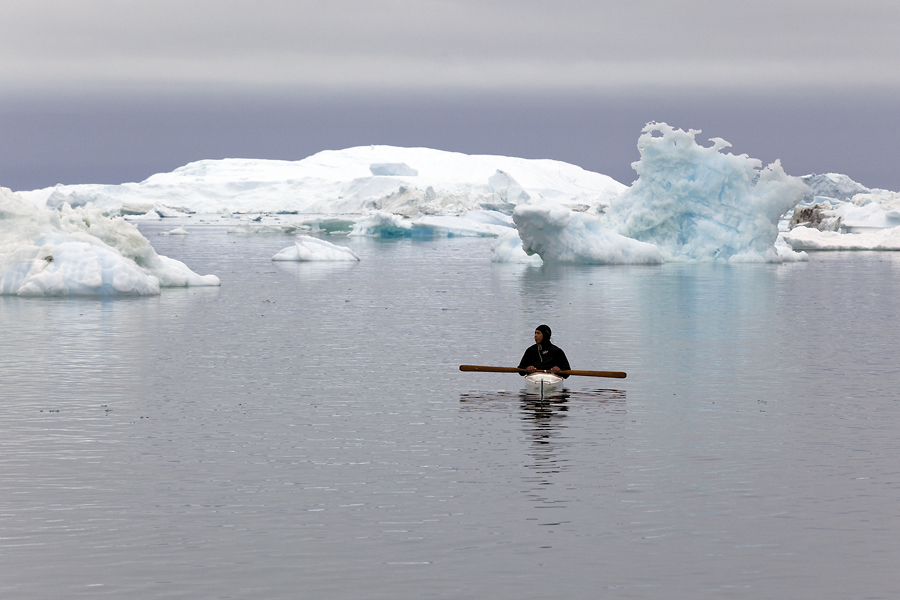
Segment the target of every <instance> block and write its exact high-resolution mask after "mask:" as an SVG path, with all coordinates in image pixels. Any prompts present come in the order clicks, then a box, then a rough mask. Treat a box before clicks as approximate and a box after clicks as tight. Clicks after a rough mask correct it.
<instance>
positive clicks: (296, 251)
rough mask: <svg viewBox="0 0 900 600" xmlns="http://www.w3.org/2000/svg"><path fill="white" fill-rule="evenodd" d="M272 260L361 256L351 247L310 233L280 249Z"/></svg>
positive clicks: (355, 258) (357, 257)
mask: <svg viewBox="0 0 900 600" xmlns="http://www.w3.org/2000/svg"><path fill="white" fill-rule="evenodd" d="M272 260H282V261H303V262H305V261H331V260H359V256H357V255H356V252H354V251H353V250H351V249H350V248H345V247H343V246H338V245H336V244H332V243H331V242H326V241H325V240H320V239H318V238H314V237H311V236H308V235H301V236H299V237H298V238H297V241H296V242H294V245H292V246H288V247H287V248H284V249H282V250H280V251H279V252H278V254H276V255H275V256H273V257H272Z"/></svg>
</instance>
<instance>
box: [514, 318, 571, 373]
mask: <svg viewBox="0 0 900 600" xmlns="http://www.w3.org/2000/svg"><path fill="white" fill-rule="evenodd" d="M550 333H551V332H550V328H549V327H548V326H546V325H538V326H537V328H536V329H535V330H534V346H531V347H529V348H528V350H526V351H525V355H524V356H522V360H521V362H519V368H520V369H525V370H526V371H528V373H534V372H535V371H550V372H551V373H553V374H554V375H556V374H558V373H559V372H560V371H568V370H569V368H570V367H569V359H567V358H566V353H565V352H563V350H562V348H560V347H559V346H554V345H553V344H552V343H551V342H550ZM528 373H519V374H520V375H522V376H525V375H526V374H528ZM560 377H564V378H565V377H568V375H560Z"/></svg>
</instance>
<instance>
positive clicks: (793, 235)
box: [782, 227, 900, 250]
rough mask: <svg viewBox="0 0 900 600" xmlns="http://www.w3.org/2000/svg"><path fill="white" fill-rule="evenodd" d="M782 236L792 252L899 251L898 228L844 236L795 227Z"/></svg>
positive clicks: (899, 235)
mask: <svg viewBox="0 0 900 600" xmlns="http://www.w3.org/2000/svg"><path fill="white" fill-rule="evenodd" d="M782 235H783V236H784V240H785V241H786V242H787V243H788V244H790V246H791V248H793V249H794V250H900V227H892V228H890V229H880V230H876V231H867V232H864V233H844V234H841V233H838V232H836V231H819V230H818V229H812V228H809V227H795V228H794V229H792V230H790V231H788V232H784V233H782Z"/></svg>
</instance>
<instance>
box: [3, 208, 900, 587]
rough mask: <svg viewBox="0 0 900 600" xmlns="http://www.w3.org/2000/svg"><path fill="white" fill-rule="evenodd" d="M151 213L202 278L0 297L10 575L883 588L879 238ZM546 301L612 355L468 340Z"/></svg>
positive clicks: (886, 284) (898, 488) (893, 568)
mask: <svg viewBox="0 0 900 600" xmlns="http://www.w3.org/2000/svg"><path fill="white" fill-rule="evenodd" d="M171 227H173V225H172V224H171V223H168V222H167V223H164V224H152V223H151V224H144V225H141V228H142V230H143V231H144V233H145V235H147V236H148V237H149V238H150V239H151V241H152V242H153V244H154V246H155V247H156V248H157V250H158V251H159V252H160V253H161V254H165V255H168V256H171V257H173V258H177V259H179V260H183V261H185V262H186V263H187V264H188V265H189V266H190V267H192V268H193V269H194V270H196V271H198V272H200V273H203V274H205V273H215V274H217V275H218V276H219V277H220V278H221V280H222V287H221V288H192V289H174V290H165V291H164V292H163V294H162V295H161V296H159V297H155V298H133V299H119V300H103V301H99V300H89V299H77V298H69V299H21V298H15V297H0V324H2V329H0V331H2V334H0V431H2V438H0V486H2V488H0V490H2V491H0V597H3V598H22V599H38V598H41V599H46V598H79V597H91V598H93V597H112V598H129V599H143V598H148V599H149V598H154V599H155V598H191V599H196V598H241V599H243V598H273V599H280V598H420V597H422V598H487V597H490V598H501V599H503V598H510V599H513V598H515V599H519V598H641V599H643V598H654V599H655V598H666V599H668V598H673V599H695V598H754V599H755V598H788V597H789V598H810V599H813V598H815V599H831V598H834V599H845V598H896V597H898V596H900V577H898V576H897V575H896V573H897V570H898V566H900V502H898V501H900V457H898V454H900V442H898V432H900V406H898V392H897V390H898V389H900V368H898V360H897V357H896V351H895V349H896V343H897V340H898V333H900V330H898V329H900V326H898V322H897V315H898V310H897V309H898V304H900V300H898V299H900V257H898V256H897V255H895V254H888V253H881V254H878V253H835V254H814V255H812V257H811V260H810V262H809V263H804V264H793V265H780V266H778V265H732V266H723V265H675V264H669V265H663V266H659V267H559V268H534V267H526V266H520V265H498V264H491V263H490V262H489V256H490V253H489V247H490V244H491V240H482V239H459V238H451V239H436V240H396V241H380V240H372V239H354V238H351V239H347V238H337V239H330V241H333V242H336V243H341V244H346V245H349V246H351V247H352V248H353V249H354V250H355V251H356V252H357V253H358V254H359V255H360V256H361V257H362V260H361V261H360V262H359V263H354V264H299V263H272V262H271V261H270V260H269V259H270V257H271V256H272V255H273V254H275V252H277V251H278V250H280V249H281V248H283V247H285V246H287V245H289V244H290V243H291V238H290V237H289V236H237V235H233V234H226V233H225V227H224V226H223V225H209V224H206V225H203V226H200V225H199V224H197V223H196V222H192V221H189V222H188V224H187V228H188V229H189V230H190V231H191V235H189V236H187V237H176V236H157V235H156V234H157V233H158V232H159V231H162V230H166V229H171ZM540 323H548V324H549V325H550V326H551V327H552V328H553V332H554V333H553V340H554V341H555V342H556V343H557V344H559V345H560V346H561V347H563V348H564V349H565V350H566V353H567V354H568V356H569V359H570V362H571V363H572V365H573V368H576V369H591V370H621V371H626V372H628V378H627V379H625V380H617V379H592V378H584V377H582V378H576V377H571V378H570V379H569V380H568V382H567V391H565V392H564V393H562V394H560V395H559V396H558V397H555V398H552V399H550V400H549V401H541V400H540V399H537V398H534V397H531V396H527V395H525V394H524V393H523V391H522V386H521V381H520V379H519V378H518V376H516V375H506V374H489V373H461V372H459V371H458V366H459V365H460V364H464V363H468V364H486V365H503V366H507V365H510V366H514V365H515V364H516V363H517V362H518V360H519V358H520V356H521V354H522V352H523V351H524V349H525V347H526V346H527V345H529V344H530V343H532V340H531V334H532V331H533V329H534V327H535V326H536V325H538V324H540Z"/></svg>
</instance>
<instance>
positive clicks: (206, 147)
mask: <svg viewBox="0 0 900 600" xmlns="http://www.w3.org/2000/svg"><path fill="white" fill-rule="evenodd" d="M898 31H900V2H897V0H890V1H889V0H856V1H854V2H848V1H846V0H840V1H835V0H817V1H806V0H780V1H775V0H753V1H752V2H751V1H729V0H715V1H707V0H682V1H679V2H676V1H673V0H665V1H663V0H629V1H626V2H591V1H583V0H553V1H546V2H545V1H529V0H524V1H511V0H479V1H477V2H476V1H469V0H415V1H413V0H377V1H364V0H349V1H338V0H328V1H324V0H323V1H288V0H252V1H243V0H80V1H78V0H29V1H28V2H25V1H17V0H10V1H6V2H2V4H0V136H2V138H3V139H4V144H3V146H2V147H0V185H7V186H12V187H17V186H19V187H20V189H22V188H23V187H27V186H32V185H33V186H37V185H50V184H51V183H50V182H56V181H66V182H87V181H92V179H91V178H95V179H93V180H94V181H98V182H99V179H103V180H104V181H106V182H116V181H117V180H118V179H119V178H126V177H127V178H132V179H134V178H137V179H140V178H143V177H146V176H149V175H150V174H152V173H153V172H155V170H161V169H166V170H168V169H171V168H174V167H176V166H178V165H179V164H183V162H182V163H177V164H173V163H174V162H176V161H187V160H196V159H200V158H220V157H223V156H228V155H231V156H235V155H244V156H250V155H251V154H252V155H255V156H257V157H268V158H302V157H303V156H305V155H307V154H308V153H312V152H315V151H317V150H321V149H326V148H332V149H333V148H338V147H344V145H346V144H354V143H397V144H405V145H430V146H432V147H438V148H442V149H452V150H459V151H464V152H478V151H484V152H501V151H502V152H505V153H509V154H517V155H520V156H529V157H538V156H539V157H546V158H560V159H563V160H570V161H572V162H576V163H577V164H581V165H582V166H585V167H586V168H606V167H604V165H605V162H604V161H601V160H598V159H597V157H598V156H600V155H603V154H604V153H605V154H610V155H612V154H615V152H617V151H618V150H617V148H618V147H619V145H621V144H624V146H623V147H622V150H621V155H622V159H621V160H620V161H619V162H620V163H621V164H620V165H619V166H617V167H615V169H619V170H624V169H628V168H629V167H628V164H629V163H630V161H631V160H633V159H634V156H633V154H634V144H635V142H636V140H637V136H638V134H639V130H640V127H641V125H642V124H643V123H644V122H646V121H650V120H665V119H667V118H674V117H678V118H683V120H684V121H691V122H678V123H672V124H673V125H676V126H679V127H684V128H687V127H694V128H705V132H704V133H705V134H708V136H709V137H712V136H721V137H725V138H726V139H728V140H729V141H731V142H732V143H734V144H735V147H736V148H740V147H741V146H742V144H741V142H742V138H743V139H747V140H749V139H753V140H756V142H754V143H755V144H756V146H754V145H753V143H750V144H744V146H749V147H748V148H746V150H744V151H749V152H751V154H752V153H753V152H754V151H756V152H758V153H759V154H761V155H766V156H760V158H764V159H766V160H768V159H769V158H770V157H769V156H768V155H771V158H774V157H784V156H790V152H792V151H793V150H791V149H790V148H785V151H784V152H782V151H781V150H780V149H779V146H777V145H775V144H780V145H781V146H783V145H784V140H785V139H786V138H785V134H786V133H791V132H795V133H796V135H799V136H804V135H806V136H811V137H808V139H805V140H798V142H802V143H803V144H806V145H809V146H812V145H813V144H815V145H816V148H812V147H810V152H818V153H819V154H821V155H822V157H823V158H824V159H828V164H829V165H830V166H826V165H822V169H821V170H825V169H839V168H845V169H848V170H852V169H854V168H856V169H859V167H860V165H862V162H860V165H855V166H854V165H853V164H852V162H853V161H852V160H851V159H853V158H854V155H853V154H852V152H853V149H852V148H850V147H848V145H849V146H853V145H854V144H865V143H869V144H870V145H871V143H872V141H871V140H872V138H873V136H874V135H875V131H874V129H873V130H872V131H862V130H860V129H859V127H860V126H861V125H860V122H859V120H860V115H859V114H858V113H860V112H861V111H862V112H865V113H866V114H865V115H863V116H865V119H864V120H865V121H866V123H868V126H869V127H871V128H874V127H878V125H877V124H879V123H880V124H881V125H880V126H881V127H882V128H885V127H887V128H891V127H894V128H896V125H897V123H898V118H897V115H896V112H897V111H896V109H894V108H893V107H894V106H897V105H900V35H898V33H897V32H898ZM411 98H416V99H417V100H416V101H415V102H413V101H411V100H410V99H411ZM553 98H555V99H556V100H555V102H556V103H555V104H554V101H553V100H552V99H553ZM716 98H718V100H716ZM753 98H758V99H760V100H759V102H760V103H761V104H760V106H762V107H763V108H762V109H760V110H761V111H762V112H760V111H757V113H756V115H755V116H750V117H748V116H747V114H746V113H747V110H748V107H749V110H750V111H751V112H752V110H753V109H752V106H753V105H754V102H753V101H752V99H753ZM336 100H339V101H340V102H337V103H336V102H335V101H336ZM893 100H897V102H893ZM823 102H824V103H826V104H827V103H828V102H831V103H832V105H833V106H831V107H824V106H823V105H822V103H823ZM805 104H811V105H816V106H818V108H816V109H811V110H810V111H804V110H803V107H804V105H805ZM697 107H703V109H702V110H697ZM838 108H840V110H838ZM560 111H567V114H566V115H563V116H561V115H560V114H558V113H559V112H560ZM579 111H580V112H579ZM599 111H604V112H605V114H604V115H603V116H602V118H600V117H598V115H597V114H594V113H595V112H599ZM616 111H618V112H616ZM692 111H693V112H692ZM816 111H818V112H816ZM841 111H843V112H841ZM411 112H415V114H416V116H415V118H413V119H412V120H410V119H409V118H407V116H408V115H409V114H410V113H411ZM763 113H764V114H767V115H769V117H767V118H766V119H761V118H760V115H761V114H763ZM813 114H815V115H828V117H827V118H828V119H829V122H827V123H820V124H819V125H820V126H821V127H822V128H831V129H832V130H833V131H834V136H833V140H834V141H833V143H832V144H829V141H828V139H827V138H821V137H816V135H814V134H815V127H814V126H811V124H810V123H808V122H807V121H808V117H809V116H810V115H813ZM448 115H449V116H448ZM666 115H669V116H666ZM213 117H215V118H213ZM549 123H554V124H555V125H554V126H550V125H549ZM729 123H730V124H733V126H732V127H730V128H729V127H724V129H729V131H722V130H721V129H722V127H721V125H722V124H729ZM413 124H414V126H413ZM711 124H715V126H716V128H717V130H715V131H709V126H710V125H711ZM223 126H225V127H229V128H230V129H229V131H230V133H229V134H227V135H226V134H223V132H222V131H221V129H222V127H223ZM741 126H743V127H744V129H741ZM616 127H618V128H619V129H622V131H623V132H622V133H619V134H614V132H613V129H615V128H616ZM585 128H594V129H592V130H590V132H589V134H590V135H591V136H594V138H595V141H594V142H591V143H588V142H587V141H584V140H585V139H586V136H587V135H588V133H587V132H586V130H585ZM623 128H627V135H626V133H624V131H625V130H624V129H623ZM767 128H768V129H767ZM848 128H855V129H854V131H857V132H858V134H859V135H858V137H856V138H855V137H854V136H853V135H852V132H850V130H849V129H848ZM845 129H846V130H847V131H844V130H845ZM529 131H531V133H533V135H529ZM767 131H768V132H771V135H768V134H767V133H766V132H767ZM538 132H540V134H539V135H538ZM898 133H900V132H897V131H896V129H894V131H893V134H894V135H893V137H894V138H896V137H898V135H897V134H898ZM617 135H618V136H620V137H617ZM291 139H293V140H294V141H293V142H291V141H289V140H291ZM703 139H705V137H703ZM787 139H789V138H787ZM286 140H288V141H286ZM512 140H519V143H518V145H516V144H515V143H512ZM526 140H527V143H526ZM579 140H582V141H579ZM604 144H605V145H604ZM766 144H769V146H767V145H766ZM770 146H771V147H770ZM542 148H543V149H544V150H543V151H542V150H541V149H542ZM871 150H872V149H871V148H869V152H868V154H872V152H871ZM798 152H802V144H801V150H798ZM890 152H893V156H891V157H890V158H891V160H893V161H894V164H896V163H897V162H898V161H897V160H895V159H894V157H896V151H895V150H893V149H892V148H890V149H889V148H887V147H885V149H884V151H882V150H881V149H880V148H879V149H878V150H877V152H875V154H876V155H878V156H882V157H883V162H884V163H885V164H884V169H883V175H884V176H885V177H887V179H885V181H888V180H890V173H889V169H888V166H887V160H888V158H887V154H888V153H890ZM798 156H800V155H799V154H798ZM811 156H812V155H811ZM870 162H871V161H870ZM795 164H796V161H795ZM814 164H820V163H814ZM622 165H624V166H622ZM870 166H871V165H870ZM787 167H788V169H789V172H791V170H790V165H787ZM609 168H611V169H612V167H609ZM798 168H799V167H798ZM879 168H880V167H879ZM870 170H871V169H870ZM876 170H877V169H876ZM147 171H149V172H147ZM894 171H896V169H894ZM619 176H620V177H623V175H619ZM867 176H869V177H872V174H871V173H867ZM624 177H628V173H625V174H624ZM96 178H99V179H96ZM896 181H897V183H898V187H900V176H897V179H896ZM869 184H870V185H872V184H873V183H872V182H869ZM880 185H886V184H885V183H881V184H880Z"/></svg>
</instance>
